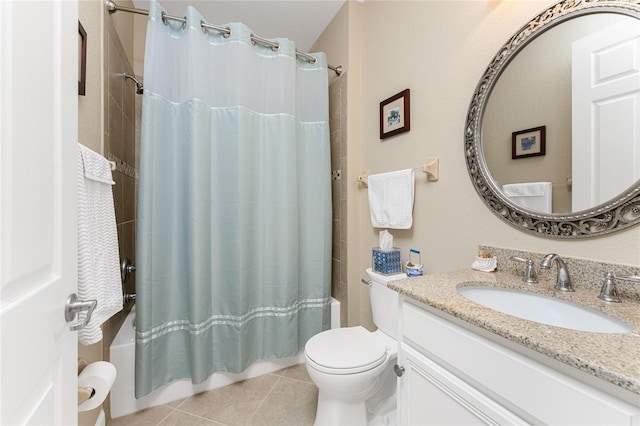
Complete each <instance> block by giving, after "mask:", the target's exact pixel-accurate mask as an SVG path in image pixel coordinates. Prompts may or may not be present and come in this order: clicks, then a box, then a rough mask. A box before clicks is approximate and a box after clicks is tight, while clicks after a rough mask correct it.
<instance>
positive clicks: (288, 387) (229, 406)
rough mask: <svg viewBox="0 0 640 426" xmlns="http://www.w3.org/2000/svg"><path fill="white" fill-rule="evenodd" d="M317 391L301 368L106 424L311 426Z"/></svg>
mask: <svg viewBox="0 0 640 426" xmlns="http://www.w3.org/2000/svg"><path fill="white" fill-rule="evenodd" d="M317 401H318V388H317V387H316V386H315V385H314V384H313V382H312V381H311V378H309V375H308V374H307V370H306V367H305V366H304V364H299V365H296V366H293V367H289V368H286V369H284V370H280V371H276V372H274V373H271V374H266V375H264V376H260V377H256V378H253V379H249V380H245V381H243V382H239V383H234V384H232V385H229V386H225V387H222V388H219V389H215V390H212V391H209V392H204V393H201V394H198V395H194V396H192V397H189V398H186V399H182V400H179V401H174V402H172V403H170V404H165V405H161V406H158V407H153V408H149V409H147V410H143V411H139V412H137V413H134V414H131V415H129V416H124V417H119V418H117V419H113V420H112V421H111V422H109V426H130V425H163V426H164V425H181V426H186V425H228V426H231V425H278V426H279V425H312V424H313V421H314V420H315V416H316V406H317Z"/></svg>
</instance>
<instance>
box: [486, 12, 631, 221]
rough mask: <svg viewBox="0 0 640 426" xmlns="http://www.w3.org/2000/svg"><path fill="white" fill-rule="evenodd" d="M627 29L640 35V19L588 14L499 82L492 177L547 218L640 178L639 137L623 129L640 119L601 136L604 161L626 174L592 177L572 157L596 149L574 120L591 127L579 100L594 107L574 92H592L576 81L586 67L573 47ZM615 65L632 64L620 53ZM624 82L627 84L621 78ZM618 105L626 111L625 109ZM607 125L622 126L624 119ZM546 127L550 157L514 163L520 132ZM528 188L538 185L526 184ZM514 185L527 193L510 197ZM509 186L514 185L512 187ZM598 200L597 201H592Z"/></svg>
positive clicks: (491, 135) (522, 56) (552, 35)
mask: <svg viewBox="0 0 640 426" xmlns="http://www.w3.org/2000/svg"><path fill="white" fill-rule="evenodd" d="M624 23H627V24H631V25H632V26H633V27H634V28H635V29H636V31H637V32H639V33H640V24H639V22H638V20H637V19H635V18H632V17H629V16H625V15H621V14H614V13H599V14H592V15H584V16H580V17H577V18H574V19H571V20H569V21H566V22H563V23H562V25H558V26H555V27H553V28H551V29H549V30H548V31H546V32H544V33H542V34H541V35H540V36H538V37H537V38H536V39H535V40H533V41H532V42H531V43H530V44H529V45H527V47H526V48H525V49H523V50H522V51H521V52H520V53H518V54H517V55H516V56H515V57H514V59H513V60H512V61H511V63H510V64H509V65H508V66H507V67H506V68H505V70H504V71H503V73H502V75H501V76H500V78H499V79H498V80H497V81H496V84H495V86H494V87H493V90H492V91H491V94H490V96H489V98H488V101H487V106H486V110H485V114H484V117H483V122H482V143H483V151H484V155H485V159H486V162H487V166H488V168H489V172H490V173H491V176H492V178H493V179H494V181H495V182H496V184H497V185H498V187H500V188H502V189H503V192H504V193H505V196H508V197H510V198H511V199H512V200H513V201H514V202H516V203H518V204H520V205H521V206H522V207H525V208H528V209H530V210H534V211H539V212H540V213H570V212H573V211H579V210H584V209H588V208H591V207H595V206H596V205H598V204H601V203H603V202H606V201H608V200H610V199H612V198H614V197H616V196H617V195H618V194H620V193H621V192H623V191H624V190H625V189H627V188H629V187H630V186H631V185H632V184H633V183H634V182H635V181H636V180H637V179H638V177H639V176H638V173H640V155H638V154H636V155H635V156H634V151H633V150H634V148H633V147H634V146H635V152H636V153H640V147H638V146H637V144H638V142H639V141H638V140H636V141H634V140H633V136H634V135H633V134H624V133H623V134H622V135H620V134H619V133H620V132H619V129H620V128H621V127H625V126H633V121H634V119H635V120H638V119H639V118H638V117H635V118H634V117H632V116H629V115H626V116H624V114H623V116H624V118H626V119H628V120H629V122H628V124H625V123H624V122H623V123H620V122H618V123H617V124H616V123H615V122H613V123H611V124H610V125H609V126H602V130H603V131H610V132H614V133H612V134H611V135H601V136H600V137H601V138H602V140H603V141H608V142H609V143H610V144H609V145H606V146H600V147H598V148H599V149H601V150H603V151H607V152H609V154H607V153H606V152H601V153H598V154H596V155H597V156H598V157H600V158H599V159H600V160H606V157H607V156H615V155H619V156H620V157H621V158H619V160H620V161H618V162H617V164H616V165H615V167H616V169H615V170H617V171H618V172H614V170H604V172H605V173H602V174H601V173H599V171H598V170H591V173H587V171H586V170H573V167H572V158H573V159H575V158H580V157H579V156H580V152H578V153H577V154H576V155H573V154H572V152H573V151H574V150H577V151H583V150H588V149H590V147H589V146H583V145H585V144H586V143H588V142H587V141H585V140H584V139H583V138H584V136H582V137H581V138H580V139H578V140H576V139H575V135H573V134H572V120H574V121H575V120H581V121H585V119H584V118H582V117H579V116H576V115H575V114H572V97H578V100H582V101H583V102H584V103H585V104H586V105H589V103H590V102H591V101H590V100H589V99H584V96H582V97H580V96H579V94H576V93H573V92H575V91H576V90H583V89H584V88H582V87H580V86H579V85H578V84H577V83H575V82H572V78H574V79H575V78H581V77H582V74H580V73H579V72H578V71H579V70H577V69H576V67H577V66H580V65H579V64H578V61H579V59H575V58H573V59H572V47H573V46H574V45H578V44H579V43H580V40H585V39H587V38H588V37H592V34H595V33H597V37H598V38H599V39H600V40H602V39H603V38H604V37H605V36H608V34H605V33H603V31H606V30H607V29H608V28H612V27H613V28H615V29H618V28H620V27H622V26H623V24H624ZM627 40H628V38H627ZM615 59H616V60H623V61H627V60H631V58H630V57H628V58H625V57H624V55H618V56H617V57H615ZM622 65H623V66H625V65H626V64H622ZM583 67H584V66H583ZM572 71H573V77H572ZM635 79H636V82H635V85H636V86H638V84H637V82H638V81H640V75H638V74H636V78H635ZM616 81H618V82H619V78H617V76H616ZM631 83H632V84H634V82H631ZM639 89H640V87H636V88H635V90H636V92H637V91H638V90H639ZM600 90H602V89H600ZM625 96H628V94H626V95H625ZM607 98H608V99H609V102H610V99H611V98H612V96H609V95H607ZM616 107H617V108H621V107H620V105H617V106H616ZM609 108H610V109H611V108H612V107H611V106H609ZM636 115H637V114H636ZM607 119H609V120H617V119H620V116H618V117H615V116H614V117H607ZM574 125H577V126H580V127H581V128H584V127H588V126H589V124H588V123H580V122H577V123H574ZM636 125H637V124H636ZM540 126H545V127H546V144H545V145H546V153H545V155H541V156H534V157H523V158H517V159H512V153H511V150H512V142H513V141H512V133H513V132H519V131H521V130H523V129H530V128H535V127H540ZM616 134H617V136H616ZM587 136H588V135H587ZM635 137H636V138H637V135H635ZM634 143H635V145H634ZM625 147H626V148H627V149H631V152H627V153H626V154H624V149H625ZM621 154H624V155H621ZM597 160H598V159H596V161H592V162H590V163H592V164H591V165H592V167H595V166H596V165H597V164H598V163H599V162H598V161H597ZM580 165H581V164H578V165H577V166H578V167H579V166H580ZM625 166H626V168H628V169H630V170H629V172H628V173H626V174H623V173H620V172H619V170H620V168H622V167H625ZM576 172H577V176H576ZM591 174H592V175H593V178H595V179H598V178H599V179H601V182H602V185H597V186H596V188H594V189H595V190H597V192H598V193H596V194H593V193H594V191H590V190H589V189H590V186H591V184H592V182H591V181H590V180H589V177H587V176H588V175H591ZM528 182H535V183H536V184H534V185H520V184H523V183H528ZM540 182H550V183H551V191H550V192H544V191H542V190H541V189H540V184H539V183H540ZM514 184H516V185H518V187H516V189H517V190H518V191H519V192H521V193H522V194H526V195H522V194H520V196H517V195H518V194H516V196H511V195H510V194H509V193H507V190H509V189H510V190H513V188H514V187H513V185H514ZM504 185H510V186H509V187H508V188H506V189H505V188H504ZM591 194H592V195H594V196H593V197H590V196H589V195H591ZM575 195H578V196H582V198H583V199H582V200H577V201H575V202H574V201H572V197H573V196H575ZM547 199H550V200H551V209H550V210H547V209H545V208H544V207H542V206H545V205H546V201H547ZM574 204H575V205H574Z"/></svg>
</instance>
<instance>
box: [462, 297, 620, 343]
mask: <svg viewBox="0 0 640 426" xmlns="http://www.w3.org/2000/svg"><path fill="white" fill-rule="evenodd" d="M458 293H460V294H461V295H463V296H464V297H466V298H467V299H469V300H472V301H473V302H476V303H478V304H480V305H483V306H486V307H488V308H491V309H495V310H496V311H500V312H502V313H505V314H509V315H513V316H515V317H518V318H522V319H526V320H529V321H535V322H538V323H542V324H547V325H553V326H556V327H563V328H569V329H572V330H580V331H591V332H594V333H628V332H630V331H632V328H631V327H630V326H628V325H627V324H625V323H623V322H622V321H619V320H617V319H614V318H611V317H609V316H607V315H605V314H601V313H599V312H597V311H594V310H592V309H588V308H583V307H581V306H578V305H574V304H572V303H568V302H565V301H562V300H558V299H552V298H550V297H545V296H541V295H538V294H533V293H527V292H521V291H516V290H509V289H504V288H496V287H487V286H475V285H474V286H469V287H460V288H458Z"/></svg>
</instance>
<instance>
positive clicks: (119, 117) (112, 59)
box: [102, 16, 140, 413]
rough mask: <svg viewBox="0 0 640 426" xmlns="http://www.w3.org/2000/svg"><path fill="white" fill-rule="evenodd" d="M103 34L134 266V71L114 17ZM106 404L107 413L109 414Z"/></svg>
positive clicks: (130, 285)
mask: <svg viewBox="0 0 640 426" xmlns="http://www.w3.org/2000/svg"><path fill="white" fill-rule="evenodd" d="M104 27H105V34H104V42H105V46H104V55H105V58H104V59H105V60H104V68H105V69H104V72H105V94H104V102H105V108H104V114H105V115H104V131H105V134H104V141H105V144H104V145H105V146H104V151H105V156H106V157H107V158H108V159H109V160H111V161H115V162H116V165H117V168H116V170H115V171H114V172H113V180H114V182H115V185H113V187H112V188H113V198H114V204H115V211H116V225H117V230H118V245H119V249H120V258H121V259H123V258H125V257H128V258H129V259H131V263H132V264H134V265H135V259H136V258H135V256H136V250H135V249H136V246H135V236H136V196H135V188H136V170H137V167H136V140H135V122H136V118H135V102H136V99H135V97H136V96H140V95H136V92H135V84H134V83H133V81H131V80H129V79H127V80H125V79H124V77H123V73H125V72H126V73H128V74H130V75H133V68H132V66H131V64H130V63H129V60H128V59H127V56H126V54H125V53H124V49H123V48H122V45H121V43H120V40H119V38H118V35H117V33H116V31H115V29H114V27H113V24H112V19H111V16H106V17H105V23H104ZM135 282H136V277H135V273H134V274H132V275H130V276H129V279H128V280H127V282H126V283H124V285H123V290H124V292H125V293H135V288H136V287H135ZM132 305H133V304H132V303H129V304H127V306H125V307H124V309H123V310H122V311H121V312H120V313H118V314H116V315H114V316H113V317H112V318H111V319H109V321H107V322H106V323H105V324H104V325H103V328H102V329H103V334H104V343H103V347H102V349H103V357H104V359H105V360H109V347H110V346H111V342H112V341H113V338H114V337H115V335H116V334H117V332H118V330H119V329H120V326H121V325H122V322H123V321H124V318H125V316H126V314H127V313H128V312H129V310H130V309H131V307H132ZM107 405H108V404H105V413H109V407H108V406H107Z"/></svg>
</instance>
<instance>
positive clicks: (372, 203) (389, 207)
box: [367, 169, 414, 229]
mask: <svg viewBox="0 0 640 426" xmlns="http://www.w3.org/2000/svg"><path fill="white" fill-rule="evenodd" d="M367 185H368V186H369V210H370V212H371V225H372V226H373V227H374V228H391V229H409V228H411V225H412V224H413V187H414V178H413V169H406V170H398V171H395V172H389V173H379V174H376V175H371V176H369V178H368V181H367Z"/></svg>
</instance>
